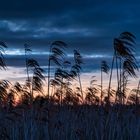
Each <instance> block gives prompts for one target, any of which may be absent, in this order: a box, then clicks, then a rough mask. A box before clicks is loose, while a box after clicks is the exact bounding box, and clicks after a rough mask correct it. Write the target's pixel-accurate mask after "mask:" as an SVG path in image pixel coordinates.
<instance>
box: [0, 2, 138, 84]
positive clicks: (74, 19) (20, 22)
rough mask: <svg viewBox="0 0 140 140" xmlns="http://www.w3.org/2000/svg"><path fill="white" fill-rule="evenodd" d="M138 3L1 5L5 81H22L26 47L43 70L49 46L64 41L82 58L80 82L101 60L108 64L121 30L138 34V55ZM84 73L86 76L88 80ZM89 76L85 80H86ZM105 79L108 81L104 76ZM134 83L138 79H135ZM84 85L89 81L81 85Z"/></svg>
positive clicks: (0, 20) (94, 73) (97, 67)
mask: <svg viewBox="0 0 140 140" xmlns="http://www.w3.org/2000/svg"><path fill="white" fill-rule="evenodd" d="M139 8H140V1H139V0H133V1H132V0H107V1H105V0H60V1H58V0H30V1H29V0H12V1H8V0H5V1H2V2H1V5H0V40H1V41H4V42H6V44H7V46H8V49H6V51H5V52H6V56H5V57H6V63H7V66H8V70H7V71H6V72H3V71H1V73H3V74H2V76H1V77H2V78H3V79H9V80H11V81H17V80H19V81H23V79H25V61H24V60H25V56H24V43H28V44H29V45H30V46H31V49H32V53H33V57H34V58H35V59H37V60H38V62H39V63H40V65H41V66H42V67H44V68H46V67H45V66H46V65H47V64H48V62H47V59H48V51H49V46H50V44H51V43H52V42H53V41H55V40H62V41H64V42H66V43H67V44H68V48H67V54H68V56H69V59H72V57H71V56H72V54H73V50H74V49H77V50H79V51H80V53H81V55H82V56H83V60H84V64H83V66H82V67H83V69H82V78H83V80H84V79H90V77H91V76H93V75H97V77H98V78H99V77H100V76H99V73H98V70H99V67H100V62H101V61H102V60H106V61H107V62H108V63H109V64H110V63H111V59H112V55H113V39H114V38H115V37H118V36H119V34H120V33H121V32H124V31H129V32H131V33H133V34H134V35H135V36H136V46H135V48H136V57H137V58H138V60H139V54H140V47H139V45H140V28H139V25H140V18H139V17H140V11H139ZM87 75H88V76H87ZM87 77H88V78H87ZM106 79H107V78H106ZM136 80H137V79H136ZM83 82H84V84H87V83H89V80H86V82H85V81H83Z"/></svg>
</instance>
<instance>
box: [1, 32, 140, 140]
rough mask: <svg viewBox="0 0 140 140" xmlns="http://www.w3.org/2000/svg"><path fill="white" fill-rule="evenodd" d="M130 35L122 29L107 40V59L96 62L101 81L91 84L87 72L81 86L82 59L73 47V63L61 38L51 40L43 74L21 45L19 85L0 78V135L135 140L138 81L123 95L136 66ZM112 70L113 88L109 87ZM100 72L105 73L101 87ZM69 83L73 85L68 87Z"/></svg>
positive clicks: (31, 139) (139, 127)
mask: <svg viewBox="0 0 140 140" xmlns="http://www.w3.org/2000/svg"><path fill="white" fill-rule="evenodd" d="M135 39H136V38H135V36H134V35H133V34H132V33H130V32H123V33H121V34H120V36H119V37H117V38H115V39H114V40H113V41H114V42H113V44H114V46H113V48H114V52H113V53H112V54H113V55H112V63H111V64H108V63H107V61H105V60H103V61H101V64H100V68H99V70H100V74H101V76H100V78H101V84H100V85H97V83H96V79H95V77H94V76H93V78H92V80H91V82H90V85H89V87H87V88H86V90H83V85H82V82H81V72H82V65H83V62H84V60H83V57H82V55H81V54H80V52H79V50H74V51H73V61H69V60H68V59H67V55H66V49H67V46H68V45H67V44H66V43H65V42H63V41H54V42H52V44H51V45H50V50H49V56H48V65H47V72H46V71H45V70H44V69H43V68H42V67H41V66H40V64H39V62H38V61H37V60H35V59H34V58H33V55H32V50H31V47H30V46H29V45H28V44H24V48H25V66H26V75H27V77H26V81H25V83H24V84H20V83H19V82H18V81H17V82H16V83H14V84H12V83H11V82H10V81H8V80H1V81H0V139H1V140H3V139H4V140H5V139H6V140H7V139H10V140H19V139H20V140H22V139H23V140H36V139H37V140H40V139H44V140H45V139H49V140H53V139H54V140H57V139H62V140H67V139H68V140H69V139H72V140H77V139H79V140H93V139H95V140H96V139H97V140H112V139H113V140H118V139H126V140H127V139H130V140H131V139H133V140H138V137H139V134H140V109H139V108H140V106H139V103H140V89H139V86H140V82H139V83H138V86H137V88H136V89H131V91H130V93H129V94H128V81H129V78H130V77H133V78H136V77H137V74H136V72H137V71H138V70H139V67H138V63H137V60H136V58H135V49H134V45H135ZM0 45H1V48H0V52H1V57H0V68H1V70H6V63H5V59H4V50H5V49H6V48H7V45H6V43H4V42H0ZM52 66H53V67H55V71H54V72H53V71H52V70H51V68H52ZM114 68H116V70H115V72H116V75H117V79H116V81H117V87H115V88H116V90H114V87H112V78H113V72H114V71H113V70H114ZM105 74H108V75H109V81H108V87H107V88H106V89H105V87H104V86H103V85H104V84H103V83H104V75H105ZM74 82H78V85H79V86H78V87H76V88H73V87H74V86H73V83H74ZM46 83H47V84H46ZM44 87H45V88H47V92H44V90H43V89H44ZM134 129H135V130H136V131H134Z"/></svg>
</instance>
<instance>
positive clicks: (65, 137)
mask: <svg viewBox="0 0 140 140" xmlns="http://www.w3.org/2000/svg"><path fill="white" fill-rule="evenodd" d="M139 108H140V106H139ZM139 136H140V110H139V109H138V108H136V107H135V106H133V105H132V106H130V105H129V106H125V105H123V106H122V105H114V106H112V107H111V106H110V107H106V106H104V107H103V106H97V105H81V106H80V105H75V106H71V105H64V106H58V105H54V104H52V103H49V104H48V103H47V101H45V100H44V99H43V98H38V99H36V101H34V102H33V106H27V105H24V106H23V105H18V106H16V107H13V108H9V109H8V108H3V109H1V111H0V139H1V140H139Z"/></svg>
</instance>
